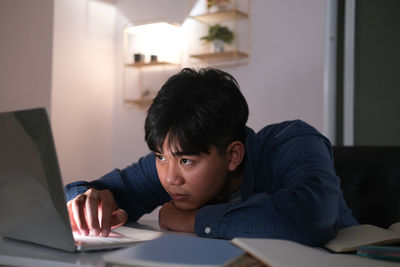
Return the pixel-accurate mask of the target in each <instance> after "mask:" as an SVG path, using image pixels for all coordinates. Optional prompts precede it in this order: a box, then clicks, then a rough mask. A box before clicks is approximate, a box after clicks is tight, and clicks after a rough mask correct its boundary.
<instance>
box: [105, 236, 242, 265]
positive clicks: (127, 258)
mask: <svg viewBox="0 0 400 267" xmlns="http://www.w3.org/2000/svg"><path fill="white" fill-rule="evenodd" d="M242 254H244V251H243V250H242V249H240V248H238V247H236V246H234V245H233V244H232V243H230V241H228V240H220V239H210V238H200V237H195V236H188V235H182V234H164V235H163V236H161V237H159V238H157V239H154V240H151V241H147V242H144V243H140V244H137V245H134V246H132V247H128V248H125V249H121V250H118V251H114V252H110V253H107V254H105V255H104V256H103V259H104V260H105V261H106V262H108V263H112V264H123V265H128V266H154V267H157V266H164V267H168V266H171V267H172V266H175V267H178V266H197V267H200V266H208V267H210V266H224V265H227V264H229V263H230V262H232V261H234V260H236V259H237V258H238V257H240V256H241V255H242Z"/></svg>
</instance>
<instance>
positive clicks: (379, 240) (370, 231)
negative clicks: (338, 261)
mask: <svg viewBox="0 0 400 267" xmlns="http://www.w3.org/2000/svg"><path fill="white" fill-rule="evenodd" d="M399 225H400V222H399V223H395V224H393V225H391V226H390V227H389V228H388V229H384V228H381V227H378V226H374V225H370V224H360V225H355V226H350V227H346V228H343V229H340V230H339V231H338V234H337V235H336V237H335V238H333V239H332V240H331V241H329V242H327V243H326V244H325V245H324V247H325V248H327V249H329V250H330V251H333V252H350V251H356V250H357V247H359V246H363V245H388V244H395V243H400V229H399Z"/></svg>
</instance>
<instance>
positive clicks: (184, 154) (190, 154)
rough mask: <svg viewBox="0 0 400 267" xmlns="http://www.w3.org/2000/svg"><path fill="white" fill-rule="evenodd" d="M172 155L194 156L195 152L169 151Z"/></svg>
mask: <svg viewBox="0 0 400 267" xmlns="http://www.w3.org/2000/svg"><path fill="white" fill-rule="evenodd" d="M171 154H172V156H174V157H182V156H196V155H197V154H195V153H189V152H185V151H179V150H178V151H174V152H171Z"/></svg>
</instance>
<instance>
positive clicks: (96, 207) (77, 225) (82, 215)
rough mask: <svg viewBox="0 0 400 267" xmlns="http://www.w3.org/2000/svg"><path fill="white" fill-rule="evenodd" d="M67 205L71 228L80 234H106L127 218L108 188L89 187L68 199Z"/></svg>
mask: <svg viewBox="0 0 400 267" xmlns="http://www.w3.org/2000/svg"><path fill="white" fill-rule="evenodd" d="M67 207H68V214H69V218H70V220H71V226H72V230H73V231H74V232H77V233H79V234H81V235H89V234H90V235H95V236H98V235H100V234H101V235H102V236H108V235H109V233H110V230H111V228H115V227H118V226H121V225H123V224H124V223H126V222H127V220H128V215H127V214H126V212H125V211H124V210H122V209H119V208H118V206H117V204H116V203H115V200H114V197H113V195H112V194H111V192H110V191H109V190H101V191H99V190H96V189H89V190H87V191H86V192H85V193H83V194H80V195H78V196H77V197H76V198H74V199H72V200H70V201H68V203H67Z"/></svg>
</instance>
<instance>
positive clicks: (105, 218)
mask: <svg viewBox="0 0 400 267" xmlns="http://www.w3.org/2000/svg"><path fill="white" fill-rule="evenodd" d="M100 208H101V235H102V236H108V234H109V233H110V229H111V220H112V213H113V210H114V209H115V207H114V205H112V203H110V202H109V201H103V202H102V203H101V207H100Z"/></svg>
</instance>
